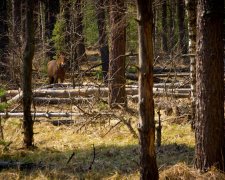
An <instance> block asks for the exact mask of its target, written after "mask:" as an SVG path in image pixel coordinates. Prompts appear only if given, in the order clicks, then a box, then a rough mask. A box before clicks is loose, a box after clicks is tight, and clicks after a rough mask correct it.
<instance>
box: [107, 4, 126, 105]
mask: <svg viewBox="0 0 225 180" xmlns="http://www.w3.org/2000/svg"><path fill="white" fill-rule="evenodd" d="M110 24H111V33H110V44H111V47H110V53H109V59H110V62H109V82H108V84H109V105H110V107H112V108H113V107H116V106H117V105H118V104H120V105H122V106H124V107H126V106H127V97H126V91H125V83H126V78H125V48H126V28H125V26H126V24H125V5H124V1H123V0H110Z"/></svg>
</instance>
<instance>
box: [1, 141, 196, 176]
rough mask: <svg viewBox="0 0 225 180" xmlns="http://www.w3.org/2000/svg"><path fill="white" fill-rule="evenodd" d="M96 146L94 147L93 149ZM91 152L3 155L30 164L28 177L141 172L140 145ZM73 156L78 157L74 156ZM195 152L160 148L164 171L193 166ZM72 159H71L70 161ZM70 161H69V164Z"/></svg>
mask: <svg viewBox="0 0 225 180" xmlns="http://www.w3.org/2000/svg"><path fill="white" fill-rule="evenodd" d="M93 147H94V146H93ZM93 147H88V148H87V149H75V150H68V151H63V152H62V151H58V150H54V149H35V150H33V151H25V150H19V151H17V153H14V154H11V155H7V153H6V154H5V155H3V156H2V157H1V160H4V161H11V162H12V161H17V162H23V163H30V164H31V165H33V164H36V165H38V164H39V165H40V164H41V165H42V166H34V167H35V168H33V169H32V167H31V168H27V169H26V168H24V169H23V172H24V174H26V175H29V174H33V175H34V174H35V173H34V172H36V173H37V172H42V173H43V174H45V176H47V177H48V178H59V179H61V178H71V177H73V178H91V177H94V178H95V179H99V178H107V177H110V176H112V175H113V174H115V173H117V174H120V175H121V176H125V177H126V176H129V175H130V174H135V173H136V174H137V172H138V171H139V149H138V145H128V146H117V145H115V146H112V145H111V146H106V145H105V146H104V145H101V146H96V147H94V148H93ZM72 154H74V155H73V156H72ZM193 156H194V149H193V148H190V147H187V146H186V145H184V144H169V145H163V146H161V147H159V148H157V161H158V167H159V169H160V170H162V169H166V168H167V167H169V166H172V165H174V164H177V163H179V162H185V163H186V164H192V163H193ZM70 158H71V159H70ZM68 161H69V162H68Z"/></svg>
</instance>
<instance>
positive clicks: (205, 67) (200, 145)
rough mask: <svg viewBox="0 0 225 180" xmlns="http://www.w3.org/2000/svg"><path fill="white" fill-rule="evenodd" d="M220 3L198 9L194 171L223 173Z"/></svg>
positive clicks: (199, 5)
mask: <svg viewBox="0 0 225 180" xmlns="http://www.w3.org/2000/svg"><path fill="white" fill-rule="evenodd" d="M223 17H224V3H223V1H213V0H209V1H198V5H197V24H198V26H197V46H196V48H197V57H196V59H197V61H196V62H197V69H196V73H197V76H196V77H197V84H196V93H197V105H196V106H197V107H196V124H195V128H196V130H195V138H196V146H195V156H196V159H195V167H196V168H197V169H199V170H201V171H206V170H208V169H209V168H210V167H211V166H216V167H217V168H219V169H221V170H224V160H225V158H224V157H225V149H224V143H225V139H224V62H223V55H224V48H223V47H224V46H223V45H224V43H223Z"/></svg>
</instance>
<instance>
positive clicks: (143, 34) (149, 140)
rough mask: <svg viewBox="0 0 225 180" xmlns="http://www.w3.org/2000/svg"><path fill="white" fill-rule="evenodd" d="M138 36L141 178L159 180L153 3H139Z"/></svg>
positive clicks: (150, 0) (144, 0) (149, 0)
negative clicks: (155, 116) (156, 142)
mask: <svg viewBox="0 0 225 180" xmlns="http://www.w3.org/2000/svg"><path fill="white" fill-rule="evenodd" d="M137 6H138V37H139V111H140V112H139V119H140V123H139V128H138V129H139V134H140V146H141V152H140V153H141V157H140V166H141V169H140V175H141V179H143V180H148V179H158V178H159V174H158V168H157V164H156V152H155V122H154V101H153V41H152V40H153V38H152V35H153V13H152V0H147V1H146V0H137Z"/></svg>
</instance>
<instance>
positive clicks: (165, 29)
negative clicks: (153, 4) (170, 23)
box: [162, 0, 168, 52]
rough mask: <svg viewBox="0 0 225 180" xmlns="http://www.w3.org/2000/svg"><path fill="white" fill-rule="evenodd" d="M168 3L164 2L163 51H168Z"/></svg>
mask: <svg viewBox="0 0 225 180" xmlns="http://www.w3.org/2000/svg"><path fill="white" fill-rule="evenodd" d="M167 30H168V29H167V2H166V0H162V50H163V51H164V52H167V51H168V46H167Z"/></svg>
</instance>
